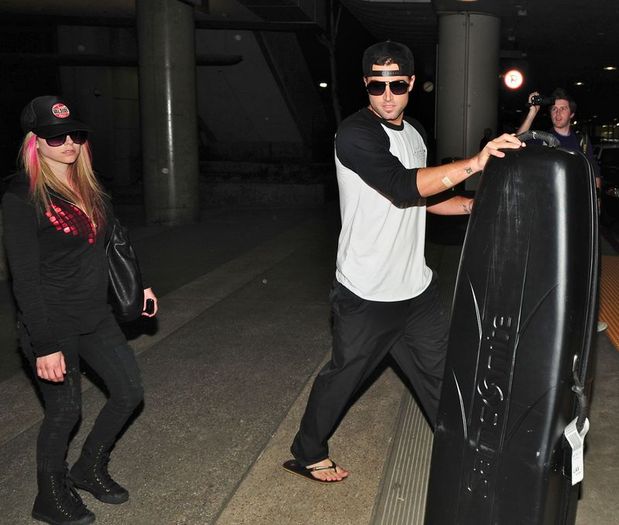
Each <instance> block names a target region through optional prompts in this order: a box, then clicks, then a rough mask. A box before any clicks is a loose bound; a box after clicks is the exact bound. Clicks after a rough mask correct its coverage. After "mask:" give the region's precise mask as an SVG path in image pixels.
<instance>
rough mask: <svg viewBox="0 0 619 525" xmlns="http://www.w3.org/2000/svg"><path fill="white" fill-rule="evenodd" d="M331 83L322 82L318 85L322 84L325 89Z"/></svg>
mask: <svg viewBox="0 0 619 525" xmlns="http://www.w3.org/2000/svg"><path fill="white" fill-rule="evenodd" d="M328 85H329V84H327V83H326V82H321V83H320V84H318V86H320V87H321V88H322V89H325V88H326V87H327V86H328Z"/></svg>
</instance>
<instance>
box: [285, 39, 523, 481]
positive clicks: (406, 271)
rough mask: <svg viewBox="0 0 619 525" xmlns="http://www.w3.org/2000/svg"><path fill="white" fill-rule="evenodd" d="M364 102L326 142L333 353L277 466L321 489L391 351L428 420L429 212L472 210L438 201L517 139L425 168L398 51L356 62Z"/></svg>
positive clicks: (435, 386)
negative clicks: (354, 402) (335, 226)
mask: <svg viewBox="0 0 619 525" xmlns="http://www.w3.org/2000/svg"><path fill="white" fill-rule="evenodd" d="M362 64H363V75H364V79H363V81H364V83H365V86H366V89H367V92H368V96H369V105H368V107H366V108H363V109H361V110H360V111H358V112H357V113H355V114H353V115H351V116H350V117H348V118H347V119H346V120H345V121H344V122H342V124H341V126H340V127H339V129H338V131H337V135H336V138H335V163H336V169H337V178H338V185H339V192H340V211H341V218H342V230H341V232H340V237H339V244H338V253H337V264H336V274H335V281H334V285H333V288H332V290H331V295H330V298H331V305H332V314H333V322H334V324H333V353H332V358H331V360H330V361H329V362H328V363H327V364H326V365H325V366H324V368H323V369H322V370H321V371H320V373H319V374H318V376H317V378H316V380H315V382H314V385H313V387H312V391H311V393H310V397H309V400H308V403H307V408H306V410H305V414H304V416H303V419H302V421H301V425H300V429H299V432H298V433H297V435H296V437H295V439H294V442H293V444H292V447H291V452H292V454H293V456H294V458H295V459H293V460H289V461H286V462H285V463H284V468H285V469H286V470H288V471H290V472H293V473H295V474H299V475H301V476H303V477H305V478H307V479H311V480H314V481H319V482H323V483H329V482H337V481H341V480H343V479H344V478H346V477H347V476H348V472H347V471H346V470H344V469H343V468H341V467H339V466H336V465H335V463H334V462H333V461H332V460H331V459H330V458H329V451H328V445H327V440H328V438H329V436H330V435H331V434H332V432H333V431H334V430H335V427H336V425H337V423H338V422H339V420H340V418H341V416H342V414H343V412H344V410H345V408H346V406H347V404H348V402H349V401H350V399H351V398H352V397H353V395H355V393H356V392H357V391H358V390H359V388H360V387H361V386H362V384H363V382H364V381H365V380H366V379H367V378H368V377H369V376H370V374H371V373H372V372H373V371H374V369H375V368H376V367H377V366H378V364H379V363H380V362H381V361H382V359H383V358H384V357H385V355H386V354H388V353H390V354H391V355H392V356H393V357H394V359H395V360H396V362H397V363H398V365H399V366H400V367H401V369H402V371H403V373H404V374H405V375H406V377H407V378H408V380H409V381H410V384H411V386H413V387H414V389H415V392H416V394H417V398H418V399H419V400H420V401H421V404H422V406H423V409H424V411H425V413H426V415H427V417H428V419H429V420H430V421H431V422H434V419H435V416H436V412H437V409H438V400H439V395H440V389H441V382H442V376H443V367H444V361H445V354H446V351H447V331H448V324H447V316H446V315H445V312H444V311H443V308H442V306H441V304H440V300H439V294H438V284H437V282H436V276H435V275H434V274H433V272H432V270H431V269H430V268H428V267H427V266H426V263H425V258H424V243H425V214H426V210H427V211H430V212H432V213H438V214H442V215H457V214H467V213H470V212H471V207H472V199H469V198H466V197H462V196H455V197H452V198H450V199H447V200H443V201H442V202H439V203H437V204H433V205H431V206H430V205H427V204H426V198H427V197H430V196H432V195H436V194H438V193H440V192H442V191H444V190H446V189H449V188H451V187H453V186H454V185H456V184H458V183H460V182H462V181H463V180H465V179H466V178H468V177H469V176H470V175H472V174H473V173H476V172H478V171H481V170H482V169H483V168H484V166H485V164H486V162H487V161H488V159H489V158H490V156H495V157H503V156H504V155H505V154H504V153H503V152H501V151H500V148H509V149H515V148H519V147H520V146H521V142H520V141H519V140H518V139H516V138H515V137H513V136H511V135H502V136H501V137H499V138H496V139H494V140H492V141H490V142H488V144H487V145H486V146H485V147H484V149H483V150H482V151H480V152H479V153H478V154H477V155H475V156H474V157H472V158H470V159H467V160H461V161H457V162H453V163H451V164H447V165H444V166H437V167H433V168H426V167H425V165H426V157H427V148H426V145H425V139H424V137H425V134H424V131H423V129H422V127H421V126H420V125H419V123H418V122H416V121H414V120H412V119H409V118H408V117H404V114H403V112H404V109H405V108H406V105H407V104H408V96H409V92H410V91H411V90H412V88H413V84H414V81H415V76H414V59H413V54H412V53H411V51H410V49H409V48H408V47H406V46H404V45H402V44H399V43H397V42H390V41H388V42H381V43H378V44H375V45H373V46H370V47H369V48H368V49H366V51H365V53H364V55H363V61H362Z"/></svg>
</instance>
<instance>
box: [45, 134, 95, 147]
mask: <svg viewBox="0 0 619 525" xmlns="http://www.w3.org/2000/svg"><path fill="white" fill-rule="evenodd" d="M67 135H68V136H69V137H71V140H72V141H73V142H74V143H75V144H84V142H86V141H87V140H88V132H87V131H69V132H68V133H63V134H62V135H56V136H55V137H49V138H47V139H45V142H47V145H48V146H51V147H52V148H57V147H58V146H62V145H63V144H64V143H65V142H66V141H67Z"/></svg>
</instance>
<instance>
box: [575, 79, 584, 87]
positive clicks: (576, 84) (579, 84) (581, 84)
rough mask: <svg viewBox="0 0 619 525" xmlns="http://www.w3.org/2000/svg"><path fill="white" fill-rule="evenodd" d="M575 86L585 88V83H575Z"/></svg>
mask: <svg viewBox="0 0 619 525" xmlns="http://www.w3.org/2000/svg"><path fill="white" fill-rule="evenodd" d="M574 85H575V86H584V85H585V83H584V82H581V81H580V80H579V81H578V82H574Z"/></svg>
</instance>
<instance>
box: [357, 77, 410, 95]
mask: <svg viewBox="0 0 619 525" xmlns="http://www.w3.org/2000/svg"><path fill="white" fill-rule="evenodd" d="M387 85H389V90H390V91H391V93H393V94H394V95H404V93H406V92H407V91H408V88H409V87H410V84H409V83H408V82H407V81H406V80H391V81H390V82H379V81H378V80H372V82H368V84H367V86H365V89H367V92H368V93H369V94H370V95H372V96H373V97H377V96H379V95H382V94H383V93H384V92H385V89H386V88H387Z"/></svg>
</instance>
